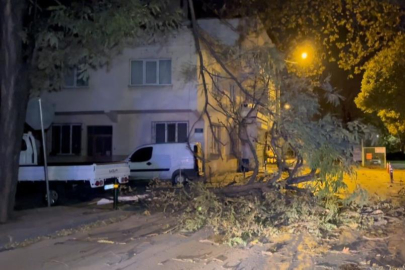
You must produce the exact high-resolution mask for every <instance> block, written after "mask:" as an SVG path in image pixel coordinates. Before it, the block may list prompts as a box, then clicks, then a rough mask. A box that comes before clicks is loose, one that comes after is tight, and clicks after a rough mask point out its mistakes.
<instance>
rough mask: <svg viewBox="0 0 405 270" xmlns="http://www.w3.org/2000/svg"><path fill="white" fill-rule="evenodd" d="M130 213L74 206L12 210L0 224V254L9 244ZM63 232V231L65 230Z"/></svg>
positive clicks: (51, 234)
mask: <svg viewBox="0 0 405 270" xmlns="http://www.w3.org/2000/svg"><path fill="white" fill-rule="evenodd" d="M126 215H130V212H128V211H123V210H117V211H113V210H112V209H111V207H108V209H107V208H106V207H97V206H95V205H94V206H93V205H85V206H83V205H79V206H75V207H68V206H56V207H51V208H37V209H30V210H23V211H16V212H15V217H14V218H13V219H12V220H11V221H9V222H8V223H6V224H0V251H2V250H4V249H6V248H7V247H10V245H11V246H12V244H13V243H16V242H23V241H26V240H30V241H31V240H32V241H34V242H35V239H36V238H38V239H39V238H41V237H44V236H53V235H56V234H57V232H60V231H62V230H72V229H76V228H79V227H81V226H84V225H87V224H92V223H95V222H102V221H106V220H110V219H118V218H120V217H125V216H126ZM65 232H66V231H65Z"/></svg>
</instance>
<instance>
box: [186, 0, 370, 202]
mask: <svg viewBox="0 0 405 270" xmlns="http://www.w3.org/2000/svg"><path fill="white" fill-rule="evenodd" d="M189 6H190V11H191V18H192V30H193V35H194V40H195V45H196V51H197V53H198V56H199V67H198V72H199V74H200V77H201V78H202V84H203V86H202V91H203V94H204V97H205V105H204V110H203V111H202V115H203V117H205V118H206V119H207V121H208V123H209V125H210V132H211V133H212V137H213V139H214V140H216V141H219V143H220V144H222V145H224V144H226V143H230V144H231V145H230V149H231V150H233V149H237V148H238V147H237V144H238V143H239V141H240V142H242V143H244V144H245V145H247V146H248V147H249V150H250V153H251V154H252V155H253V161H254V162H253V163H254V164H253V166H252V168H253V174H252V176H251V177H250V179H249V180H248V181H247V183H246V184H245V185H239V186H228V187H225V188H223V189H222V190H221V192H222V193H224V194H228V195H231V194H234V195H235V194H238V193H239V194H242V193H243V194H245V193H249V192H251V191H252V190H259V191H262V192H266V191H268V190H269V189H271V188H272V187H273V186H275V185H277V186H283V187H291V186H294V185H298V184H302V183H305V182H313V183H314V185H315V186H317V187H318V188H319V189H323V190H327V192H328V193H329V194H334V193H336V192H337V191H338V190H339V189H340V188H342V187H344V183H343V175H344V174H345V173H348V174H350V173H351V172H352V165H353V164H352V151H353V146H354V145H357V144H359V142H360V138H361V136H362V135H364V134H367V127H366V126H365V125H363V124H361V123H360V122H357V121H354V122H350V123H347V124H345V125H343V123H342V122H341V121H340V120H339V119H337V118H335V117H334V116H332V115H322V114H321V108H320V105H319V94H317V93H315V92H314V87H317V88H320V89H321V90H323V91H322V94H323V96H326V97H327V100H329V102H331V103H333V104H334V105H338V104H339V101H340V100H339V98H340V97H339V95H337V91H336V89H333V87H332V86H331V85H330V82H329V80H330V77H327V79H326V80H324V81H323V82H319V81H314V80H309V79H306V78H302V77H297V76H295V75H294V74H291V73H288V72H287V70H286V66H285V61H284V60H283V57H282V55H281V53H279V52H277V50H276V49H275V48H274V46H273V44H269V43H267V44H261V45H260V46H259V45H257V46H250V47H249V48H245V47H243V46H241V44H237V45H235V47H238V48H237V49H236V48H235V47H232V46H229V45H225V44H224V43H221V41H220V40H218V39H215V38H212V37H211V36H210V35H209V34H208V33H206V32H205V31H204V30H203V29H202V28H201V27H200V26H199V24H198V21H197V20H196V18H195V16H194V10H193V3H192V1H189ZM240 21H241V24H242V25H244V26H245V27H243V26H241V27H240V28H241V29H242V30H240V31H241V32H240V36H244V35H247V33H246V29H250V28H252V26H253V27H257V25H259V27H260V24H259V23H257V22H256V23H252V21H254V20H252V19H251V18H246V19H240ZM222 23H223V24H225V25H226V24H227V23H228V22H227V21H226V20H224V21H223V22H222ZM237 31H239V30H237ZM243 31H245V32H243ZM256 31H258V32H259V31H260V29H259V30H256ZM207 56H209V58H210V60H211V59H214V61H215V63H216V64H218V66H220V67H221V72H220V74H219V75H218V74H216V73H214V72H213V71H212V70H211V69H210V68H209V67H208V66H207V65H206V62H208V60H207V59H206V58H207ZM211 61H212V60H211ZM240 63H242V64H240ZM234 67H237V68H234ZM220 79H222V80H226V81H227V82H231V83H233V84H234V85H235V86H236V88H237V90H238V92H240V95H239V96H244V98H240V97H239V98H238V97H237V98H235V97H234V93H232V89H230V87H229V84H228V83H221V81H220ZM209 82H212V87H211V88H210V87H209V86H208V83H209ZM274 88H278V89H279V92H278V94H277V89H276V94H275V96H274V95H272V93H271V91H272V89H274ZM234 91H235V90H234ZM241 108H242V109H241ZM214 113H216V114H217V115H218V114H219V115H221V116H222V117H221V119H225V120H220V119H219V117H218V120H216V121H217V123H216V125H220V126H221V127H223V128H224V129H225V130H226V131H227V132H228V138H229V142H225V141H223V140H221V139H220V138H218V136H217V135H216V134H215V132H214V131H213V128H212V126H213V122H214V121H213V119H212V118H213V116H212V115H213V114H214ZM259 114H260V115H261V116H262V117H263V118H265V119H266V121H267V123H268V125H267V126H268V128H267V130H266V136H265V137H264V138H260V137H259V136H255V135H252V134H251V133H250V131H249V126H250V125H252V119H254V118H257V117H258V115H259ZM235 138H236V139H235ZM260 144H261V145H264V146H265V147H266V148H268V149H269V151H268V152H270V153H272V155H273V158H274V159H275V161H276V162H275V163H276V164H277V171H276V172H274V173H273V174H272V175H270V176H267V177H265V178H264V179H261V181H260V182H258V181H257V176H258V172H259V166H260V165H259V161H258V155H257V152H256V147H257V145H260ZM266 150H267V149H266ZM287 152H293V155H292V156H290V157H289V159H287ZM232 154H233V155H234V156H235V157H236V158H237V159H238V160H239V161H240V162H241V159H242V157H241V155H240V153H238V152H236V151H233V153H232Z"/></svg>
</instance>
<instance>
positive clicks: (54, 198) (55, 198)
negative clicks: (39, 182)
mask: <svg viewBox="0 0 405 270" xmlns="http://www.w3.org/2000/svg"><path fill="white" fill-rule="evenodd" d="M49 195H50V196H49V197H51V205H55V204H57V203H58V201H59V194H58V192H56V190H54V189H50V190H49ZM45 202H46V203H47V202H48V195H47V194H46V193H45Z"/></svg>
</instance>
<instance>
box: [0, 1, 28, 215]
mask: <svg viewBox="0 0 405 270" xmlns="http://www.w3.org/2000/svg"><path fill="white" fill-rule="evenodd" d="M24 7H25V1H24V0H0V43H1V44H0V90H1V99H0V164H1V170H0V223H3V222H6V221H7V219H9V218H10V215H11V214H12V211H13V207H14V201H15V193H16V187H17V179H18V163H19V153H20V148H21V138H22V134H23V130H24V122H25V113H26V107H27V101H28V95H29V89H28V85H29V84H28V74H27V72H26V68H25V67H26V65H25V63H24V57H23V43H22V40H21V37H20V35H19V34H20V33H21V31H22V30H23V13H24Z"/></svg>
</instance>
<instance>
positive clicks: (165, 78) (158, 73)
mask: <svg viewBox="0 0 405 270" xmlns="http://www.w3.org/2000/svg"><path fill="white" fill-rule="evenodd" d="M171 83H172V60H167V59H165V60H132V61H131V85H170V84H171Z"/></svg>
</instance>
